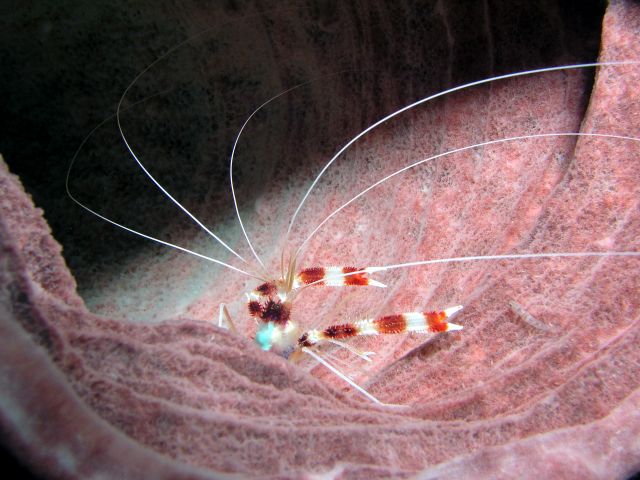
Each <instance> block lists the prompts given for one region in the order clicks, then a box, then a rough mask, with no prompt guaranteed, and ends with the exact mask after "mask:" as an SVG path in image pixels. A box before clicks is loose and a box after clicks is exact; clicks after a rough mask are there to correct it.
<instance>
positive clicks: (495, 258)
mask: <svg viewBox="0 0 640 480" xmlns="http://www.w3.org/2000/svg"><path fill="white" fill-rule="evenodd" d="M553 136H554V137H556V136H557V135H553ZM532 138H533V137H532ZM618 140H619V141H623V140H624V139H622V138H618ZM484 146H488V144H485V145H484ZM334 180H335V179H334ZM423 187H424V186H423ZM424 188H429V187H424ZM345 190H346V189H345ZM409 191H411V189H409ZM334 203H336V205H334V208H336V207H337V206H339V205H341V204H342V203H341V201H337V202H334ZM296 213H297V212H296ZM368 216H369V217H370V218H371V217H372V216H373V215H372V214H369V215H368ZM369 221H370V220H369ZM360 223H361V224H363V225H366V224H367V220H366V219H362V220H361V221H360ZM295 235H297V233H296V232H294V236H295ZM342 235H344V234H342ZM443 236H444V237H445V238H446V237H447V236H450V235H447V234H445V235H443ZM316 241H317V242H319V243H322V240H316ZM311 248H312V249H314V248H315V249H316V250H317V248H318V246H317V244H316V246H315V247H313V246H312V247H311ZM334 253H335V252H332V255H333V254H334ZM574 253H577V252H574ZM631 253H635V252H631ZM325 256H326V254H325ZM336 256H337V255H336ZM351 256H353V252H352V254H351V255H350V257H351ZM488 259H492V260H498V259H499V257H495V256H494V257H489V258H488ZM342 263H344V262H342ZM360 263H362V262H358V264H360ZM364 263H365V264H366V262H364ZM369 264H370V265H379V264H376V263H369ZM305 266H307V265H305ZM358 293H359V292H358ZM350 303H351V305H352V307H351V308H353V302H350ZM444 306H447V305H443V307H444ZM311 310H313V311H316V312H317V311H318V309H317V308H316V309H311ZM389 313H391V312H389Z"/></svg>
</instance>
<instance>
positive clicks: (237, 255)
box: [116, 54, 247, 263]
mask: <svg viewBox="0 0 640 480" xmlns="http://www.w3.org/2000/svg"><path fill="white" fill-rule="evenodd" d="M165 55H166V54H165ZM160 58H162V57H160ZM158 60H159V59H158ZM158 60H156V62H157V61H158ZM156 62H154V63H152V64H151V65H149V66H148V67H147V68H146V69H144V70H143V71H142V72H141V73H140V74H138V76H137V77H136V78H135V79H134V80H133V82H131V83H130V84H129V86H128V87H127V88H126V89H125V90H124V92H123V94H122V96H121V97H120V101H119V102H118V107H117V108H116V122H117V124H118V131H119V132H120V136H121V137H122V141H123V142H124V144H125V146H126V147H127V150H129V153H130V154H131V156H132V157H133V159H134V160H135V161H136V163H137V164H138V165H139V166H140V168H141V169H142V171H143V172H144V173H145V175H146V176H147V177H149V179H151V181H152V182H153V183H154V184H155V185H156V187H158V188H159V189H160V191H161V192H162V193H164V195H165V196H166V197H167V198H168V199H169V200H171V201H172V202H173V203H175V204H176V205H177V206H178V207H179V208H180V210H182V211H183V212H184V213H186V214H187V215H188V216H189V218H191V220H193V221H194V222H196V224H197V225H198V226H199V227H200V228H202V229H203V230H204V231H205V232H207V233H208V234H209V235H210V236H211V237H213V238H214V239H215V240H217V241H218V242H219V243H220V245H222V246H223V247H224V248H226V249H227V250H228V251H229V252H231V253H232V254H234V255H235V256H236V257H238V258H239V259H240V260H242V261H243V262H244V263H247V261H246V260H245V259H244V258H242V256H241V255H240V254H238V253H237V252H236V251H235V250H234V249H232V248H231V247H230V246H229V245H227V244H226V243H225V242H224V241H223V240H222V239H220V238H219V237H218V236H217V235H216V234H215V233H213V232H212V231H211V230H209V229H208V228H207V227H206V226H205V225H204V224H203V223H202V222H201V221H200V220H198V219H197V218H196V217H195V216H194V215H193V214H192V213H191V212H190V211H189V210H187V209H186V207H184V206H183V205H182V204H181V203H180V202H179V201H178V200H176V199H175V198H174V197H173V196H172V195H171V194H170V193H169V192H168V191H167V190H166V189H165V188H164V187H163V186H162V185H160V182H158V181H157V180H156V179H155V177H154V176H153V175H151V173H150V172H149V171H148V170H147V169H146V168H145V166H144V165H143V164H142V162H141V161H140V159H139V158H138V156H137V155H136V154H135V152H134V151H133V148H131V145H129V141H128V140H127V137H126V136H125V134H124V131H123V130H122V125H121V123H120V110H121V107H122V102H123V101H124V98H125V96H126V95H127V93H128V92H129V90H130V89H131V87H132V86H133V85H134V83H135V82H136V81H137V80H138V79H139V78H140V77H141V76H142V74H144V73H145V72H146V71H147V70H148V69H149V68H151V66H152V65H154V64H155V63H156Z"/></svg>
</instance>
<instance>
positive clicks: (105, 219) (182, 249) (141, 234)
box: [65, 99, 265, 281]
mask: <svg viewBox="0 0 640 480" xmlns="http://www.w3.org/2000/svg"><path fill="white" fill-rule="evenodd" d="M145 100H146V99H145ZM141 101H144V100H141ZM114 116H115V115H111V116H109V117H107V118H105V119H104V120H103V121H102V122H100V123H99V124H98V125H96V126H95V127H94V128H93V130H91V132H89V134H88V135H87V136H86V137H85V138H84V139H83V140H82V142H81V143H80V146H79V147H78V148H77V150H76V152H75V154H74V155H73V158H72V159H71V163H70V164H69V168H68V169H67V176H66V178H65V189H66V190H67V195H68V196H69V198H71V200H73V201H74V202H75V203H76V204H78V205H79V206H80V207H82V208H84V209H85V210H86V211H88V212H89V213H91V214H93V215H95V216H96V217H98V218H100V219H101V220H104V221H105V222H108V223H110V224H112V225H114V226H116V227H119V228H121V229H123V230H126V231H127V232H130V233H133V234H135V235H138V236H140V237H142V238H146V239H147V240H152V241H154V242H157V243H160V244H162V245H165V246H167V247H171V248H175V249H176V250H180V251H181V252H185V253H188V254H190V255H194V256H196V257H198V258H201V259H203V260H207V261H209V262H213V263H216V264H218V265H221V266H223V267H226V268H228V269H230V270H233V271H234V272H238V273H241V274H243V275H246V276H248V277H252V278H256V279H258V280H261V281H265V280H264V279H263V278H262V277H259V276H257V275H254V274H251V273H249V272H245V271H244V270H241V269H239V268H237V267H234V266H233V265H229V264H227V263H224V262H222V261H220V260H217V259H215V258H212V257H208V256H206V255H202V254H200V253H198V252H194V251H192V250H189V249H187V248H184V247H181V246H179V245H174V244H173V243H169V242H165V241H164V240H160V239H158V238H155V237H151V236H149V235H146V234H144V233H141V232H138V231H136V230H134V229H132V228H129V227H126V226H124V225H121V224H119V223H118V222H115V221H113V220H111V219H109V218H107V217H105V216H104V215H101V214H99V213H98V212H96V211H95V210H92V209H91V208H89V207H87V206H86V205H84V204H83V203H82V202H80V201H79V200H78V199H76V198H75V197H74V196H73V194H72V193H71V190H70V189H69V177H70V176H71V170H72V169H73V165H74V164H75V162H76V159H77V158H78V155H79V154H80V151H81V150H82V148H83V147H84V145H85V144H86V143H87V141H88V140H89V138H91V136H92V135H93V134H94V133H95V132H96V130H98V129H99V128H100V127H101V126H102V125H104V124H105V123H106V122H108V121H109V120H111V119H112V118H113V117H114Z"/></svg>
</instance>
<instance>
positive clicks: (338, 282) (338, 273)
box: [293, 267, 386, 288]
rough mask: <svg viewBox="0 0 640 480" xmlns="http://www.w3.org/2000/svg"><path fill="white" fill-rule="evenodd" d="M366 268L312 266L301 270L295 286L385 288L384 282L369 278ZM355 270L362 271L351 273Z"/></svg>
mask: <svg viewBox="0 0 640 480" xmlns="http://www.w3.org/2000/svg"><path fill="white" fill-rule="evenodd" d="M364 270H365V269H364V268H356V267H311V268H305V269H304V270H301V271H300V272H299V273H298V275H296V278H295V281H294V284H293V287H294V288H299V287H300V286H302V285H311V284H313V285H324V286H327V287H344V286H364V285H370V286H372V287H381V288H385V287H386V285H385V284H384V283H380V282H378V281H376V280H373V279H371V278H369V274H368V273H367V272H365V271H364ZM353 272H360V273H356V274H353V275H349V274H350V273H353Z"/></svg>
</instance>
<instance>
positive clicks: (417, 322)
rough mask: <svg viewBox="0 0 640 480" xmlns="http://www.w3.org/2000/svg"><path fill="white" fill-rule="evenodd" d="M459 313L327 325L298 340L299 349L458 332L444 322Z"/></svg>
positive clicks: (412, 314) (411, 314)
mask: <svg viewBox="0 0 640 480" xmlns="http://www.w3.org/2000/svg"><path fill="white" fill-rule="evenodd" d="M460 310H462V305H456V306H455V307H450V308H447V309H445V310H442V311H439V312H407V313H400V314H396V315H387V316H384V317H380V318H375V319H367V320H359V321H357V322H353V323H344V324H341V325H331V326H329V327H327V328H325V329H323V330H315V329H314V330H309V331H308V332H306V333H304V334H303V335H302V336H301V337H300V339H299V340H298V345H299V346H300V347H310V346H313V345H315V344H317V343H319V342H322V341H329V340H342V339H345V338H350V337H356V336H358V335H379V334H393V333H406V332H419V333H429V334H438V333H443V332H449V331H453V330H462V326H461V325H457V324H455V323H449V322H446V321H445V320H446V319H448V318H451V317H452V316H453V315H455V314H456V313H458V312H459V311H460Z"/></svg>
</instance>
